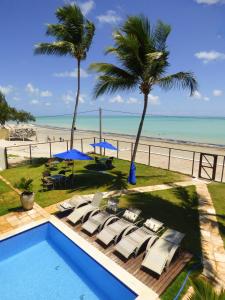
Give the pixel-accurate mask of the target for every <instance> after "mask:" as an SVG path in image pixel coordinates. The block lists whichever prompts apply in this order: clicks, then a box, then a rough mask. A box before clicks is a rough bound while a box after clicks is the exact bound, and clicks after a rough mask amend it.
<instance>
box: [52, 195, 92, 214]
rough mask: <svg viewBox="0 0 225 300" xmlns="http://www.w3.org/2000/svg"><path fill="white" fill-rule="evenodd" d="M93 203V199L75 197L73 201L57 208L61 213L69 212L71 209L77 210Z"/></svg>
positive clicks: (61, 204) (60, 204)
mask: <svg viewBox="0 0 225 300" xmlns="http://www.w3.org/2000/svg"><path fill="white" fill-rule="evenodd" d="M91 201H92V198H91V197H89V196H77V195H75V196H73V197H72V198H71V199H69V200H66V201H64V202H62V203H59V204H58V205H57V208H58V209H59V211H60V212H65V211H69V210H71V209H77V208H79V207H81V206H84V205H86V204H88V203H90V202H91Z"/></svg>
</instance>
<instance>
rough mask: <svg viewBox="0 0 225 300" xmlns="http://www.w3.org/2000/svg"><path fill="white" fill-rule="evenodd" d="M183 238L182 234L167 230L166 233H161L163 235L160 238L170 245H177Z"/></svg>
mask: <svg viewBox="0 0 225 300" xmlns="http://www.w3.org/2000/svg"><path fill="white" fill-rule="evenodd" d="M184 236H185V234H184V233H181V232H179V231H177V230H174V229H168V230H167V231H166V232H164V233H163V235H162V236H161V237H160V238H162V239H164V240H166V241H167V242H170V243H172V244H176V245H179V244H180V243H181V241H182V240H183V238H184Z"/></svg>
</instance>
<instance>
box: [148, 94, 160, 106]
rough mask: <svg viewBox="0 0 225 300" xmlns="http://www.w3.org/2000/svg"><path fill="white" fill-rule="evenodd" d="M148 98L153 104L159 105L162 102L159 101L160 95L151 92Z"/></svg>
mask: <svg viewBox="0 0 225 300" xmlns="http://www.w3.org/2000/svg"><path fill="white" fill-rule="evenodd" d="M148 99H149V102H150V103H151V104H152V105H158V104H159V103H160V102H159V96H154V95H152V94H150V95H149V96H148Z"/></svg>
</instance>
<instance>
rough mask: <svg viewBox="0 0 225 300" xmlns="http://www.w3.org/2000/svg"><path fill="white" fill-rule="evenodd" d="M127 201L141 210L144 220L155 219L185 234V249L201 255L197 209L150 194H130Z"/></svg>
mask: <svg viewBox="0 0 225 300" xmlns="http://www.w3.org/2000/svg"><path fill="white" fill-rule="evenodd" d="M175 193H177V191H175ZM178 193H179V191H178ZM190 198H191V196H189V198H188V200H189V201H190V203H191V200H190ZM126 201H127V202H128V206H133V207H137V208H139V209H141V210H142V215H143V217H144V218H149V217H153V218H155V219H158V220H159V221H162V222H164V225H165V226H166V227H169V228H173V229H175V230H178V231H180V232H183V233H185V234H186V236H185V238H184V241H183V246H184V248H185V249H187V250H189V251H191V252H192V253H193V254H195V255H197V256H200V255H201V242H200V230H199V219H198V210H197V207H193V208H191V207H184V206H179V205H176V204H173V203H172V202H171V201H168V200H166V199H164V198H162V197H159V196H157V195H153V194H150V193H143V194H142V193H140V194H139V193H138V194H137V193H136V194H130V195H127V196H126ZM194 201H195V200H194ZM191 206H192V203H191Z"/></svg>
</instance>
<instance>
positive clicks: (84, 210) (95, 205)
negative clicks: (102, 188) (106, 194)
mask: <svg viewBox="0 0 225 300" xmlns="http://www.w3.org/2000/svg"><path fill="white" fill-rule="evenodd" d="M102 198H103V194H102V193H96V194H95V195H94V197H93V200H92V202H91V203H89V204H87V205H84V206H81V207H79V208H77V209H75V210H74V211H73V212H72V213H71V214H70V215H69V216H68V217H67V220H68V221H70V222H71V223H73V224H76V223H77V222H79V221H81V222H82V223H83V222H84V221H85V220H86V218H87V217H88V215H89V214H90V213H91V212H93V211H98V210H99V209H100V208H99V206H100V204H101V200H102Z"/></svg>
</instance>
